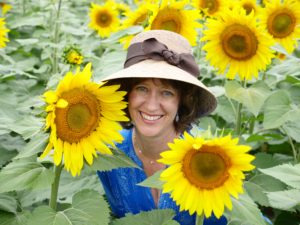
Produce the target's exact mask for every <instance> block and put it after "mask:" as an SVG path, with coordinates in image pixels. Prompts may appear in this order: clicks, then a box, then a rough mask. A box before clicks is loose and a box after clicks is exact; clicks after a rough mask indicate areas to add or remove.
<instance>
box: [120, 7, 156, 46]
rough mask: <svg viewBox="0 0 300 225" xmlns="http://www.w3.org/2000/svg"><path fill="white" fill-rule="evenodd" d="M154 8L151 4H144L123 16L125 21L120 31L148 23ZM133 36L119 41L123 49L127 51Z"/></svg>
mask: <svg viewBox="0 0 300 225" xmlns="http://www.w3.org/2000/svg"><path fill="white" fill-rule="evenodd" d="M155 8H156V6H155V5H154V4H151V3H147V2H146V3H144V4H143V5H139V6H138V8H137V9H136V10H134V11H129V12H128V13H126V14H125V17H126V19H125V20H124V21H123V23H122V26H121V28H120V29H121V30H122V29H127V28H129V27H131V26H143V27H145V25H146V24H147V23H148V19H149V16H150V15H152V14H153V12H154V10H155ZM132 38H133V35H128V36H125V37H123V38H121V39H120V42H121V43H122V44H123V47H124V49H127V48H128V46H129V44H130V41H131V39H132Z"/></svg>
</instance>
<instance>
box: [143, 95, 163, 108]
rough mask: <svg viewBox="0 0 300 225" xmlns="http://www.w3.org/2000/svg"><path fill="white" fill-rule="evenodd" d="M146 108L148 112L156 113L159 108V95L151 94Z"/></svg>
mask: <svg viewBox="0 0 300 225" xmlns="http://www.w3.org/2000/svg"><path fill="white" fill-rule="evenodd" d="M145 103H146V107H147V109H148V110H151V111H154V110H156V109H158V108H159V105H160V103H159V96H158V95H157V93H150V94H149V95H148V96H147V99H146V102H145Z"/></svg>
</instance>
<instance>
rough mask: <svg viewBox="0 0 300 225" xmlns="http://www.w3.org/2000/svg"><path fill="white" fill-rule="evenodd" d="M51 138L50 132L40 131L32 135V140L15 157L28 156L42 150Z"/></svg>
mask: <svg viewBox="0 0 300 225" xmlns="http://www.w3.org/2000/svg"><path fill="white" fill-rule="evenodd" d="M48 139H49V134H46V133H43V132H39V133H38V134H36V135H35V136H33V137H31V140H30V141H29V142H28V143H27V144H26V145H25V147H24V149H22V150H21V151H20V152H19V154H18V155H17V156H16V157H15V159H20V158H26V157H29V156H32V155H35V154H37V153H39V152H42V151H43V150H44V148H45V146H46V143H47V141H48Z"/></svg>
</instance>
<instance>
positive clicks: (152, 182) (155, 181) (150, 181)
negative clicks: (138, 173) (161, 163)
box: [137, 170, 164, 189]
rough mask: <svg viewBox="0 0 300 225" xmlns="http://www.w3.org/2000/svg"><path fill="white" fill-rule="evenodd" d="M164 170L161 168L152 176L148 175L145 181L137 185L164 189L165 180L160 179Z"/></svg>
mask: <svg viewBox="0 0 300 225" xmlns="http://www.w3.org/2000/svg"><path fill="white" fill-rule="evenodd" d="M162 172H163V170H159V171H157V172H155V173H154V174H153V175H152V176H150V177H147V178H146V179H145V180H144V181H142V182H141V183H138V184H137V185H140V186H143V187H150V188H157V189H162V186H163V184H164V182H163V181H161V180H160V179H159V177H160V174H161V173H162Z"/></svg>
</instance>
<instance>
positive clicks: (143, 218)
mask: <svg viewBox="0 0 300 225" xmlns="http://www.w3.org/2000/svg"><path fill="white" fill-rule="evenodd" d="M174 216H175V212H174V211H173V210H172V209H161V210H158V209H155V210H152V211H148V212H141V213H139V214H135V215H132V214H127V215H126V216H125V217H123V218H121V219H116V220H114V221H113V222H112V223H111V225H133V224H137V223H138V224H139V225H151V224H153V225H154V224H155V225H166V224H169V222H170V221H172V219H173V217H174ZM173 224H174V223H173Z"/></svg>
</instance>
